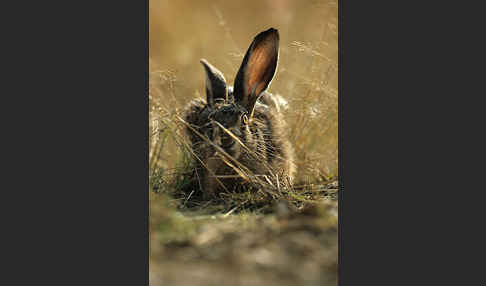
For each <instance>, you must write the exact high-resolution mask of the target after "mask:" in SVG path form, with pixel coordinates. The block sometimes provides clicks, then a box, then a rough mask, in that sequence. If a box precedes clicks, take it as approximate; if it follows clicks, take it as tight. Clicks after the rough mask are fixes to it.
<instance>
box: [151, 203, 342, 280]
mask: <svg viewBox="0 0 486 286" xmlns="http://www.w3.org/2000/svg"><path fill="white" fill-rule="evenodd" d="M274 210H275V211H274V212H273V213H271V214H266V215H263V214H255V213H251V212H248V213H244V212H243V213H239V214H231V215H197V214H195V213H194V212H190V211H185V212H178V211H176V212H174V213H173V214H171V215H170V216H167V217H166V218H165V219H163V220H161V219H160V215H159V219H157V218H156V217H155V218H151V246H150V247H151V255H150V285H151V286H159V285H204V286H209V285H266V286H269V285H284V286H285V285H337V271H338V263H337V260H338V232H337V231H338V225H337V221H338V220H337V201H336V200H333V199H323V200H321V201H318V202H315V203H309V204H305V205H304V206H302V207H300V208H296V207H293V206H292V205H290V204H288V203H285V202H280V203H276V204H275V205H274ZM151 213H157V212H156V210H154V211H153V212H151Z"/></svg>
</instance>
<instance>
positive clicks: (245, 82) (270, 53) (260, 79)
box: [234, 28, 279, 114]
mask: <svg viewBox="0 0 486 286" xmlns="http://www.w3.org/2000/svg"><path fill="white" fill-rule="evenodd" d="M278 44H279V35H278V31H277V30H276V29H273V28H270V29H268V30H266V31H264V32H261V33H260V34H258V35H257V36H256V37H255V39H253V42H252V43H251V45H250V47H249V48H248V51H247V52H246V55H245V57H244V58H243V63H242V64H241V67H240V69H239V70H238V73H237V74H236V78H235V84H234V96H235V101H237V102H239V103H240V104H241V105H243V106H245V107H246V108H247V110H248V112H250V114H252V113H253V107H254V106H255V103H256V101H257V99H258V97H259V96H260V95H261V93H262V92H263V91H265V89H267V87H268V85H269V84H270V82H271V81H272V79H273V76H274V74H275V70H276V69H277V62H278Z"/></svg>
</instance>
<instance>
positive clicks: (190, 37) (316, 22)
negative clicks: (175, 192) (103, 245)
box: [149, 0, 338, 183]
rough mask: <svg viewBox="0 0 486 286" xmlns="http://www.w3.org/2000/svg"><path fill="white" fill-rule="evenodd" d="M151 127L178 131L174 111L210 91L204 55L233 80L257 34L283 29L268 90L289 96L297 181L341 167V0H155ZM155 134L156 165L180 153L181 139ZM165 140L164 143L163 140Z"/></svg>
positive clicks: (171, 160)
mask: <svg viewBox="0 0 486 286" xmlns="http://www.w3.org/2000/svg"><path fill="white" fill-rule="evenodd" d="M149 5H150V12H149V23H150V28H149V43H150V46H149V56H150V91H149V96H150V129H151V133H150V134H151V135H153V134H159V133H160V131H161V130H163V129H164V128H165V129H167V128H169V129H171V130H172V131H175V130H176V129H177V127H175V126H173V125H172V124H173V120H174V116H175V115H176V114H180V112H181V110H182V109H183V108H184V106H185V105H186V104H187V103H188V102H189V101H190V100H191V99H193V98H195V97H203V98H205V93H204V83H205V77H204V72H203V68H202V66H201V64H200V63H199V59H200V58H205V59H207V60H208V61H209V62H210V63H212V64H213V65H214V66H216V67H217V68H218V69H219V70H221V71H222V72H223V74H224V75H225V77H226V80H227V81H228V83H229V84H233V81H234V77H235V75H236V72H237V69H238V68H239V66H240V63H241V61H242V59H243V56H244V53H245V52H246V50H247V48H248V46H249V45H250V43H251V41H252V40H253V37H254V36H255V35H257V34H258V33H259V32H261V31H264V30H266V29H268V28H270V27H274V28H276V29H278V30H279V33H280V60H279V65H278V69H277V73H276V76H275V78H274V80H273V82H272V84H271V86H270V87H269V89H268V91H269V92H272V93H276V94H280V95H282V96H283V97H284V98H285V99H286V100H287V101H288V109H287V110H285V111H284V112H285V115H286V118H287V121H288V122H289V126H290V129H291V130H290V140H291V142H292V143H293V144H294V147H295V149H296V162H295V163H296V164H297V167H298V174H297V180H296V181H297V182H302V183H314V182H318V181H322V180H328V179H329V178H335V177H336V176H337V175H338V174H337V166H338V161H337V158H338V156H337V152H338V150H337V149H338V140H337V132H338V131H337V102H338V99H337V96H338V92H337V83H338V77H337V72H338V65H337V63H338V49H337V48H338V45H337V33H338V31H337V1H322V0H299V1H290V0H259V1H255V0H247V1H221V0H220V1H209V0H198V1H187V0H178V1H170V0H150V2H149ZM160 141H161V140H160V138H159V137H157V136H151V145H150V147H151V148H150V156H151V159H150V162H151V166H152V167H156V166H157V167H163V168H166V169H171V168H174V167H175V164H177V162H179V161H180V159H179V157H180V154H179V151H178V144H180V142H179V143H178V139H177V138H175V137H174V136H169V137H167V138H165V139H164V140H163V141H164V142H160ZM162 145H163V146H162Z"/></svg>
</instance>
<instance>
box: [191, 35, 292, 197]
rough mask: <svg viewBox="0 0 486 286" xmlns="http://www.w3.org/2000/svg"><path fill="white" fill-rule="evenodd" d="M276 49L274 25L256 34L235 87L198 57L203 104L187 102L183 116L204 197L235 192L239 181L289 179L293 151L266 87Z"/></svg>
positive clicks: (276, 103) (273, 97)
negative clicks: (203, 86) (203, 84)
mask: <svg viewBox="0 0 486 286" xmlns="http://www.w3.org/2000/svg"><path fill="white" fill-rule="evenodd" d="M278 53H279V34H278V31H277V30H276V29H273V28H270V29H268V30H266V31H264V32H261V33H260V34H258V35H257V36H256V37H255V38H254V40H253V42H252V43H251V45H250V47H249V48H248V51H247V52H246V54H245V57H244V59H243V62H242V64H241V66H240V68H239V70H238V73H237V74H236V78H235V81H234V87H232V86H228V85H227V84H226V80H225V78H224V76H223V74H222V73H221V72H220V71H219V70H218V69H216V68H215V67H214V66H212V65H211V64H210V63H208V62H207V61H206V60H205V59H201V64H202V65H203V67H204V70H205V73H206V102H204V100H202V99H195V100H193V101H191V102H190V103H189V104H188V106H187V109H186V114H185V118H184V119H185V121H186V131H187V133H188V135H189V138H190V140H191V147H192V151H191V152H192V154H193V157H194V162H195V165H196V168H195V176H197V181H198V184H199V187H200V189H201V190H202V191H203V192H204V194H205V195H214V194H216V193H218V192H220V191H222V190H227V191H228V190H229V191H231V190H235V189H237V187H238V186H239V185H241V184H243V183H255V182H260V183H263V184H267V186H274V187H279V186H280V185H283V184H288V183H291V181H292V178H293V175H294V171H295V166H294V164H293V156H294V154H293V148H292V146H291V144H290V142H289V141H288V139H287V127H286V124H285V121H284V118H283V115H282V113H281V112H280V104H279V96H276V95H272V94H271V93H269V92H266V91H265V90H266V89H267V88H268V86H269V85H270V82H271V81H272V79H273V77H274V74H275V72H276V69H277V62H278Z"/></svg>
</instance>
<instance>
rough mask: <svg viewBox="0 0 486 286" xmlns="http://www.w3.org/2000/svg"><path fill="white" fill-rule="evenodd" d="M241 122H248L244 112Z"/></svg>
mask: <svg viewBox="0 0 486 286" xmlns="http://www.w3.org/2000/svg"><path fill="white" fill-rule="evenodd" d="M243 123H245V124H248V116H246V114H243Z"/></svg>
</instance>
